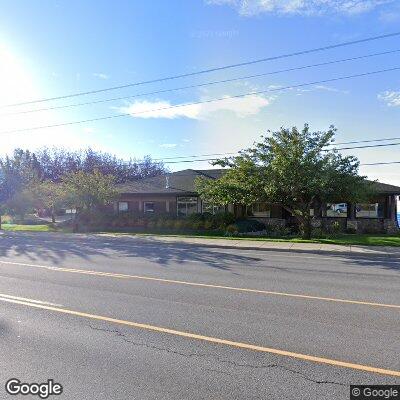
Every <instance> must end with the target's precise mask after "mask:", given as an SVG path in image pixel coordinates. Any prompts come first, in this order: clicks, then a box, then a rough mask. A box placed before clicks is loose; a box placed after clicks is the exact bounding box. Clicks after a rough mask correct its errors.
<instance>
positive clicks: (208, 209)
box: [202, 201, 225, 214]
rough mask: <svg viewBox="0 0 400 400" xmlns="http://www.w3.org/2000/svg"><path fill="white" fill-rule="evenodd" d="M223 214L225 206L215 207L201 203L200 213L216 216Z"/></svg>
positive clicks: (204, 202)
mask: <svg viewBox="0 0 400 400" xmlns="http://www.w3.org/2000/svg"><path fill="white" fill-rule="evenodd" d="M223 212H225V206H217V205H215V204H212V203H208V202H206V201H203V202H202V213H203V214H204V213H209V214H218V213H223Z"/></svg>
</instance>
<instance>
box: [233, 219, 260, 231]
mask: <svg viewBox="0 0 400 400" xmlns="http://www.w3.org/2000/svg"><path fill="white" fill-rule="evenodd" d="M235 224H236V226H237V227H238V230H239V232H257V231H262V230H264V229H265V224H263V223H262V222H260V221H257V220H256V219H240V220H238V221H236V222H235Z"/></svg>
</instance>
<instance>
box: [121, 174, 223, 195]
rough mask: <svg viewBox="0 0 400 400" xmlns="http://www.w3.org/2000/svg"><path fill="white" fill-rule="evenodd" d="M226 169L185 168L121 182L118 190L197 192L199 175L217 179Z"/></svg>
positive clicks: (158, 192)
mask: <svg viewBox="0 0 400 400" xmlns="http://www.w3.org/2000/svg"><path fill="white" fill-rule="evenodd" d="M224 171H225V170H223V169H204V170H198V169H196V170H195V169H185V170H183V171H177V172H172V173H168V174H164V175H159V176H154V177H151V178H143V179H140V180H138V181H135V182H127V183H124V184H120V185H118V186H117V190H118V191H119V193H124V194H128V193H129V194H156V193H157V194H183V195H185V194H186V195H190V194H196V188H195V180H196V178H197V177H203V178H209V179H217V178H219V177H220V176H221V175H222V174H223V172H224Z"/></svg>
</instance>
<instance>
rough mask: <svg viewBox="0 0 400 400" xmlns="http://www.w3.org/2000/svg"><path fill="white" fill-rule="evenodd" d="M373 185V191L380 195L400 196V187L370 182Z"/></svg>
mask: <svg viewBox="0 0 400 400" xmlns="http://www.w3.org/2000/svg"><path fill="white" fill-rule="evenodd" d="M368 182H371V183H372V187H373V189H374V190H375V191H376V192H377V193H379V194H400V187H399V186H394V185H388V184H387V183H382V182H378V181H368Z"/></svg>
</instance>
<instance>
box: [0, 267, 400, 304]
mask: <svg viewBox="0 0 400 400" xmlns="http://www.w3.org/2000/svg"><path fill="white" fill-rule="evenodd" d="M1 264H9V265H17V266H23V267H32V268H42V269H47V270H50V271H55V272H70V273H75V274H84V275H95V276H103V277H111V278H117V279H140V280H146V281H155V282H161V283H171V284H176V285H187V286H197V287H206V288H213V289H224V290H232V291H236V292H245V293H257V294H263V295H272V296H284V297H292V298H297V299H307V300H320V301H331V302H336V303H347V304H358V305H363V306H373V307H386V308H394V309H400V305H397V304H385V303H375V302H370V301H360V300H350V299H338V298H334V297H321V296H311V295H306V294H295V293H286V292H275V291H270V290H259V289H247V288H241V287H234V286H223V285H213V284H208V283H197V282H188V281H180V280H174V279H164V278H153V277H151V276H142V275H129V274H119V273H114V272H101V271H93V270H86V269H75V268H63V267H51V266H47V265H37V264H27V263H18V262H13V261H2V260H0V265H1Z"/></svg>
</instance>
